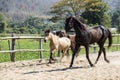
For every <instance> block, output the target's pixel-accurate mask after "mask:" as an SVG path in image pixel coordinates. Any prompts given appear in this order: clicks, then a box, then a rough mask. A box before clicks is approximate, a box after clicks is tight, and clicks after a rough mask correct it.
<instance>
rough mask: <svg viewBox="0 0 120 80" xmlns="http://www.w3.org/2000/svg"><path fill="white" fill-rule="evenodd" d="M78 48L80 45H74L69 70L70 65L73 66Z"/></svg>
mask: <svg viewBox="0 0 120 80" xmlns="http://www.w3.org/2000/svg"><path fill="white" fill-rule="evenodd" d="M79 48H80V44H76V45H75V49H74V52H73V54H72V60H71V63H70V66H69V67H70V68H71V67H72V65H73V62H74V58H75V55H76V53H77V52H78V50H79Z"/></svg>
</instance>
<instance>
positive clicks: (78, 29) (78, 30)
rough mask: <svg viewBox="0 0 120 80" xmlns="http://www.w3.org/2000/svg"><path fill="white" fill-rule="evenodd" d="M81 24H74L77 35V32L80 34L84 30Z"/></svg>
mask: <svg viewBox="0 0 120 80" xmlns="http://www.w3.org/2000/svg"><path fill="white" fill-rule="evenodd" d="M80 26H81V24H80V23H78V22H77V23H75V25H74V30H75V32H76V35H77V34H79V35H80V34H81V33H82V31H83V30H82V29H81V28H80Z"/></svg>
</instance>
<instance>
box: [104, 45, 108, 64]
mask: <svg viewBox="0 0 120 80" xmlns="http://www.w3.org/2000/svg"><path fill="white" fill-rule="evenodd" d="M103 54H104V60H105V61H106V62H107V63H109V60H108V59H107V57H106V51H105V48H104V47H103Z"/></svg>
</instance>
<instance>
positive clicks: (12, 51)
mask: <svg viewBox="0 0 120 80" xmlns="http://www.w3.org/2000/svg"><path fill="white" fill-rule="evenodd" d="M112 36H113V37H115V36H118V37H120V34H112ZM17 39H34V40H36V41H39V49H19V50H16V49H15V43H16V40H17ZM43 39H44V37H40V36H14V35H13V34H12V36H11V37H0V41H2V40H11V43H10V41H9V49H10V50H4V51H3V50H1V51H0V53H10V59H11V61H12V62H14V61H15V53H16V52H40V58H41V59H42V55H43V54H42V52H48V51H49V50H48V49H43V48H42V42H43ZM104 46H105V47H107V46H108V44H105V45H104ZM112 46H120V44H112ZM90 47H93V48H94V49H95V48H96V47H98V45H96V44H95V45H90ZM82 48H83V47H82Z"/></svg>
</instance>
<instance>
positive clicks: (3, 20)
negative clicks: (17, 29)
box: [0, 13, 7, 33]
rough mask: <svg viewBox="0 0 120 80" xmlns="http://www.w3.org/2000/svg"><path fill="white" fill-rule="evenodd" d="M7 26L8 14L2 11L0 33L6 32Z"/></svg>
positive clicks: (0, 14)
mask: <svg viewBox="0 0 120 80" xmlns="http://www.w3.org/2000/svg"><path fill="white" fill-rule="evenodd" d="M6 26H7V20H6V16H5V15H4V14H2V13H0V33H2V32H4V31H5V29H6Z"/></svg>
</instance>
